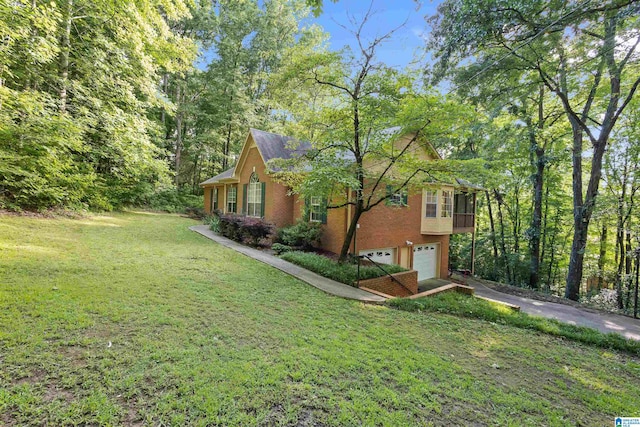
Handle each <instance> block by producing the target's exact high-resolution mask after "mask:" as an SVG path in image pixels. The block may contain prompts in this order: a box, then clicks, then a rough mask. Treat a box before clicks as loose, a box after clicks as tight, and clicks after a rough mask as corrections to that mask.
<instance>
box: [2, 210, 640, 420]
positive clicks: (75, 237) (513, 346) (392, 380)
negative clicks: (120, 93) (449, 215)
mask: <svg viewBox="0 0 640 427" xmlns="http://www.w3.org/2000/svg"><path fill="white" fill-rule="evenodd" d="M191 224H193V222H191V221H189V220H186V219H183V218H180V217H177V216H172V215H152V214H145V213H127V214H114V215H111V216H96V217H92V218H87V219H81V220H71V219H54V220H52V219H34V218H21V217H6V216H5V217H0V425H3V426H23V425H25V426H29V425H34V426H40V425H51V426H63V425H154V426H157V425H175V426H185V425H200V426H213V425H221V426H255V425H328V426H354V425H381V426H399V425H420V426H423V425H427V426H428V425H467V424H471V425H474V424H475V425H500V426H541V425H547V426H571V425H583V426H586V425H588V426H592V425H593V426H601V425H611V424H612V422H613V418H614V416H617V415H626V416H640V360H639V359H638V358H635V357H632V356H629V355H628V354H625V353H621V352H616V351H612V350H605V349H598V348H595V347H593V346H587V345H584V344H580V343H575V342H573V341H569V340H565V339H562V338H558V337H553V336H550V335H548V334H542V333H538V332H535V331H531V330H524V329H520V328H514V327H512V326H509V325H504V324H500V323H497V322H494V323H489V322H485V321H480V320H476V319H466V318H460V317H456V316H450V315H445V314H440V313H413V312H405V311H399V310H395V309H389V308H387V307H380V306H373V305H365V304H361V303H357V302H354V301H348V300H343V299H340V298H336V297H331V296H328V295H326V294H324V293H322V292H320V291H318V290H316V289H315V288H312V287H310V286H307V285H305V284H303V283H301V282H299V281H298V280H295V279H293V278H292V277H290V276H287V275H285V274H283V273H281V272H279V271H277V270H275V269H272V268H270V267H268V266H266V265H263V264H261V263H259V262H256V261H253V260H251V259H249V258H247V257H245V256H242V255H239V254H237V253H236V252H233V251H231V250H229V249H226V248H223V247H221V246H219V245H217V244H215V243H214V242H212V241H210V240H207V239H205V238H203V237H201V236H199V235H197V234H196V233H193V232H190V231H188V229H187V227H188V226H189V225H191Z"/></svg>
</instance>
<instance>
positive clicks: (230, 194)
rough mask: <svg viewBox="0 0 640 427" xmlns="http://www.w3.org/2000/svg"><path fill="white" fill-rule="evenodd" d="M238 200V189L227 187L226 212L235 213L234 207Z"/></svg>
mask: <svg viewBox="0 0 640 427" xmlns="http://www.w3.org/2000/svg"><path fill="white" fill-rule="evenodd" d="M237 200H238V189H237V188H236V187H229V188H228V189H227V212H236V206H238V205H237Z"/></svg>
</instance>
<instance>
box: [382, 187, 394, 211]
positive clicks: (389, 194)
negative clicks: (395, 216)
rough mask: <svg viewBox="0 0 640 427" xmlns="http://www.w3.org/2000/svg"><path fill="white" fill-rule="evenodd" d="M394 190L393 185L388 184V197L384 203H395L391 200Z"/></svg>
mask: <svg viewBox="0 0 640 427" xmlns="http://www.w3.org/2000/svg"><path fill="white" fill-rule="evenodd" d="M392 191H393V187H391V186H390V185H389V184H387V199H386V200H385V201H384V204H385V205H387V206H391V205H393V203H392V202H391V197H393V193H392Z"/></svg>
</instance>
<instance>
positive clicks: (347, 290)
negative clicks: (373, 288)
mask: <svg viewBox="0 0 640 427" xmlns="http://www.w3.org/2000/svg"><path fill="white" fill-rule="evenodd" d="M189 230H192V231H195V232H196V233H199V234H201V235H203V236H204V237H206V238H208V239H211V240H213V241H215V242H217V243H220V244H221V245H223V246H226V247H228V248H231V249H233V250H235V251H237V252H240V253H241V254H243V255H246V256H248V257H251V258H253V259H256V260H258V261H261V262H263V263H265V264H268V265H270V266H272V267H275V268H277V269H278V270H281V271H284V272H285V273H287V274H290V275H292V276H293V277H296V278H298V279H300V280H302V281H303V282H306V283H308V284H310V285H311V286H314V287H316V288H318V289H320V290H322V291H324V292H326V293H328V294H331V295H335V296H338V297H342V298H347V299H353V300H358V301H363V302H373V303H382V302H384V301H386V298H384V297H381V296H378V295H375V294H372V293H370V292H366V291H363V290H362V289H358V288H354V287H353V286H349V285H345V284H344V283H340V282H336V281H334V280H331V279H327V278H326V277H322V276H320V275H318V274H316V273H313V272H311V271H309V270H306V269H304V268H302V267H298V266H297V265H295V264H291V263H290V262H287V261H285V260H283V259H280V258H278V257H276V256H273V255H269V254H268V253H266V252H264V251H260V250H258V249H253V248H250V247H247V246H244V245H241V244H240V243H237V242H234V241H233V240H229V239H227V238H226V237H222V236H220V235H218V234H215V233H214V232H213V231H211V230H210V229H209V226H208V225H194V226H193V227H189Z"/></svg>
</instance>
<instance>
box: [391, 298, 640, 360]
mask: <svg viewBox="0 0 640 427" xmlns="http://www.w3.org/2000/svg"><path fill="white" fill-rule="evenodd" d="M388 304H389V306H391V307H395V308H399V309H400V310H405V311H414V312H422V311H431V312H437V313H447V314H454V315H456V316H462V317H467V318H473V319H481V320H486V321H488V322H497V323H501V324H504V325H509V326H515V327H517V328H523V329H531V330H535V331H539V332H544V333H546V334H551V335H556V336H559V337H564V338H568V339H570V340H573V341H577V342H581V343H585V344H590V345H595V346H598V347H602V348H609V349H613V350H620V351H625V352H628V353H631V354H633V355H635V356H640V342H639V341H634V340H630V339H626V338H624V337H623V336H621V335H619V334H605V333H602V332H600V331H597V330H595V329H592V328H586V327H583V326H576V325H570V324H568V323H563V322H559V321H557V320H554V319H547V318H544V317H538V316H530V315H528V314H527V313H522V312H520V311H515V310H512V309H510V308H509V307H507V306H505V305H503V304H499V303H493V302H490V301H485V300H482V299H478V298H473V297H471V296H469V295H463V294H459V293H456V292H448V293H442V294H439V295H435V296H433V297H429V298H417V299H408V298H395V299H392V300H390V301H389V302H388Z"/></svg>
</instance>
